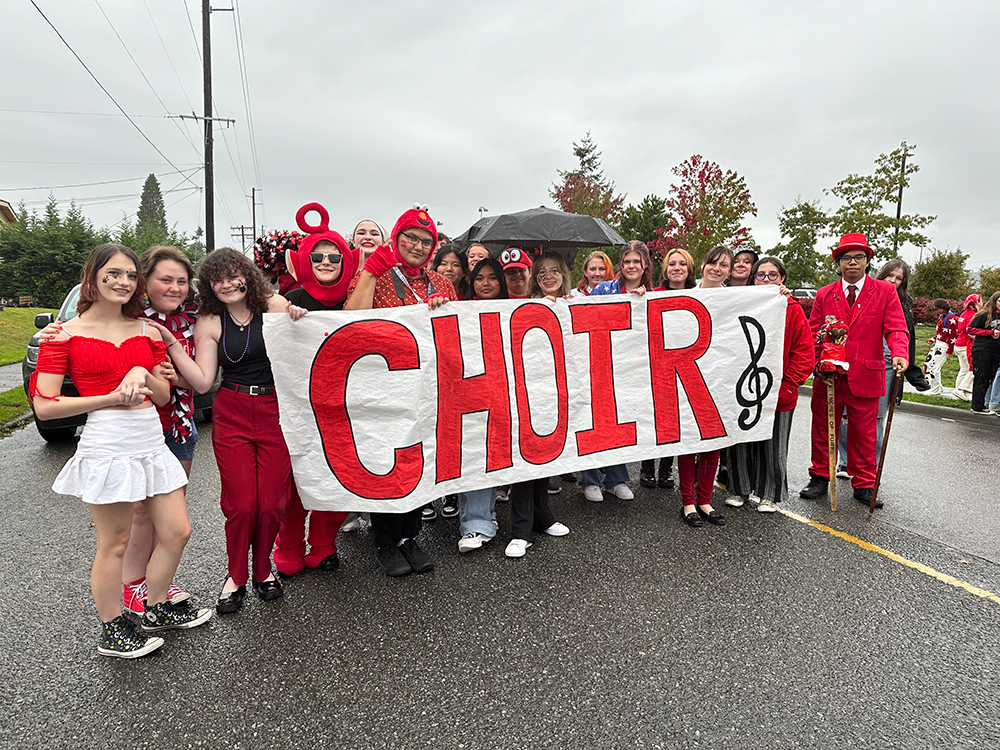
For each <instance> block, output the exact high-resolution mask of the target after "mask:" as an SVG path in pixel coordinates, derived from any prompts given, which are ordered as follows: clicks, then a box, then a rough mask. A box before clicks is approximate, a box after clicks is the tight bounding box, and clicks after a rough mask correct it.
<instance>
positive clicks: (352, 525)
mask: <svg viewBox="0 0 1000 750" xmlns="http://www.w3.org/2000/svg"><path fill="white" fill-rule="evenodd" d="M360 528H361V517H360V516H354V518H351V519H349V520H348V521H345V522H344V524H343V525H342V526H341V527H340V530H341V531H346V532H347V533H351V532H352V531H357V530H358V529H360Z"/></svg>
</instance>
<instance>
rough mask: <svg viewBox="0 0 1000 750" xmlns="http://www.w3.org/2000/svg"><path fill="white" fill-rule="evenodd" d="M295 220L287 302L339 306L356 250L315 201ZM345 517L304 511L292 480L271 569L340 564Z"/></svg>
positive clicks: (285, 573) (289, 572)
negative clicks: (294, 283)
mask: <svg viewBox="0 0 1000 750" xmlns="http://www.w3.org/2000/svg"><path fill="white" fill-rule="evenodd" d="M313 211H315V212H316V213H318V214H319V216H320V223H319V225H317V226H313V225H310V224H309V223H308V222H307V221H306V215H307V214H308V213H310V212H313ZM295 221H296V223H297V224H298V225H299V229H301V230H302V231H303V232H306V233H307V234H306V236H305V237H304V238H303V239H302V241H301V242H300V243H299V246H298V248H296V249H295V250H293V251H292V252H290V253H289V254H288V260H289V270H291V272H292V275H293V276H295V278H296V279H297V280H298V281H299V283H301V284H302V286H301V287H299V288H298V289H295V290H293V291H291V292H289V293H288V296H287V299H288V301H289V302H291V303H292V304H293V305H295V306H297V307H301V308H303V309H305V310H309V311H318V310H341V309H343V307H344V300H346V299H347V287H348V285H349V284H350V282H351V279H352V278H353V276H354V272H355V270H357V268H358V266H359V259H358V256H359V255H360V253H359V251H357V250H351V249H350V247H349V246H348V244H347V242H346V241H345V240H344V238H343V237H341V236H340V234H339V233H337V232H334V231H331V230H330V215H329V213H328V212H327V210H326V209H325V208H324V207H323V206H321V205H320V204H319V203H307V204H306V205H304V206H302V208H300V209H299V210H298V212H297V213H296V215H295ZM307 518H308V519H309V535H308V537H307V536H306V519H307ZM346 518H347V513H346V512H343V511H324V510H314V511H307V510H306V509H305V508H303V507H302V499H301V498H300V497H299V493H298V490H297V489H296V487H295V483H294V481H293V483H292V491H291V496H290V497H289V500H288V505H286V506H285V513H284V516H283V518H282V520H281V527H280V529H279V530H278V537H277V539H276V540H275V544H274V567H275V569H276V570H277V571H278V575H279V576H281V577H283V578H289V577H291V576H294V575H297V574H299V573H301V572H302V571H303V570H305V569H306V568H311V569H315V570H321V571H324V572H328V571H332V570H336V569H337V568H339V567H340V555H339V554H338V552H337V533H338V532H339V531H340V527H341V525H342V524H343V523H344V521H345V520H346ZM307 544H308V550H309V552H308V554H307V553H306V545H307Z"/></svg>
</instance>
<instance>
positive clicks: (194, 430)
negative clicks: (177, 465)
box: [163, 419, 198, 461]
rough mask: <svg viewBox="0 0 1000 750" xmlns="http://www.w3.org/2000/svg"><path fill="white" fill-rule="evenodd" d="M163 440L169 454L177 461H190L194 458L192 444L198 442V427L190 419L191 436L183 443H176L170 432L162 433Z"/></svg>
mask: <svg viewBox="0 0 1000 750" xmlns="http://www.w3.org/2000/svg"><path fill="white" fill-rule="evenodd" d="M163 439H164V440H165V441H166V443H167V447H168V448H169V449H170V452H171V453H173V454H174V455H175V456H177V460H178V461H190V460H191V459H193V458H194V444H195V443H197V442H198V427H197V426H196V425H195V423H194V420H193V419H192V420H191V434H190V435H189V436H188V439H187V442H185V443H178V442H177V438H175V437H174V436H173V434H172V433H171V432H170V430H164V431H163Z"/></svg>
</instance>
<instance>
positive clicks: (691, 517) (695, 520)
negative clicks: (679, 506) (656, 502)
mask: <svg viewBox="0 0 1000 750" xmlns="http://www.w3.org/2000/svg"><path fill="white" fill-rule="evenodd" d="M681 520H682V521H684V523H686V524H687V525H688V526H690V527H692V528H695V529H700V528H701V527H702V526H704V525H705V524H703V523H702V522H701V516H699V515H698V514H697V513H687V514H685V513H684V511H683V510H682V511H681Z"/></svg>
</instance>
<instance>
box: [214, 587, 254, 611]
mask: <svg viewBox="0 0 1000 750" xmlns="http://www.w3.org/2000/svg"><path fill="white" fill-rule="evenodd" d="M227 580H228V579H227ZM222 585H223V586H225V585H226V584H225V582H223V584H222ZM246 598H247V587H246V585H245V584H244V585H243V586H238V587H237V589H236V591H230V592H229V593H228V594H219V600H218V601H217V602H216V603H215V611H216V612H218V613H219V614H220V615H231V614H232V613H233V612H238V611H239V610H240V608H241V607H242V606H243V600H244V599H246Z"/></svg>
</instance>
